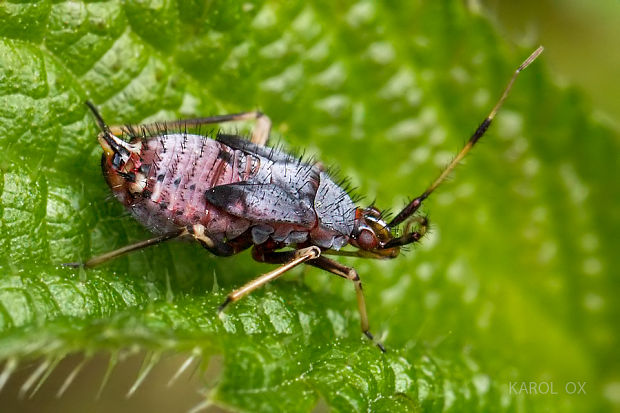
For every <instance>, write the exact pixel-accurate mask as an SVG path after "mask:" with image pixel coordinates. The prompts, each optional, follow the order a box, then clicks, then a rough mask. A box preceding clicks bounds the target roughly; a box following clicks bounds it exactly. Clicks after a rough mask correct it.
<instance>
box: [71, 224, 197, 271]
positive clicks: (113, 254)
mask: <svg viewBox="0 0 620 413" xmlns="http://www.w3.org/2000/svg"><path fill="white" fill-rule="evenodd" d="M185 233H186V231H185V230H181V231H178V232H171V233H168V234H164V235H160V236H158V237H154V238H150V239H147V240H144V241H140V242H136V243H135V244H131V245H126V246H124V247H122V248H119V249H117V250H114V251H110V252H106V253H105V254H101V255H97V256H96V257H92V258H90V259H88V260H87V261H86V262H68V263H65V264H62V265H63V266H65V267H73V268H78V267H84V268H93V267H96V266H97V265H100V264H103V263H105V262H108V261H110V260H113V259H114V258H117V257H120V256H121V255H125V254H127V253H130V252H133V251H137V250H141V249H143V248H146V247H150V246H151V245H157V244H159V243H162V242H164V241H168V240H171V239H174V238H177V237H180V236H181V235H184V234H185Z"/></svg>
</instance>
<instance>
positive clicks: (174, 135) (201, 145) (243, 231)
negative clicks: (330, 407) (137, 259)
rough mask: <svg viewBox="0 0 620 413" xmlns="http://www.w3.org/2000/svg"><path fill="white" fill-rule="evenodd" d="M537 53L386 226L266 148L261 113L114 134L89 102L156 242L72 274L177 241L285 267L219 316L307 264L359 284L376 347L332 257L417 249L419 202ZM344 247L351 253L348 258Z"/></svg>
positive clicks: (107, 168)
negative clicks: (206, 132) (242, 128)
mask: <svg viewBox="0 0 620 413" xmlns="http://www.w3.org/2000/svg"><path fill="white" fill-rule="evenodd" d="M541 52H542V47H539V48H538V49H537V50H536V51H534V53H532V55H530V56H529V57H528V58H527V59H526V60H525V61H524V62H523V64H522V65H521V66H519V68H518V69H517V70H516V71H515V73H514V74H513V76H512V78H511V79H510V81H509V83H508V86H507V87H506V89H505V90H504V92H503V94H502V96H501V97H500V99H499V101H498V102H497V103H496V105H495V106H494V107H493V109H492V110H491V112H490V113H489V115H488V116H487V117H486V118H485V119H484V121H483V122H482V123H481V124H480V126H479V127H478V129H477V130H476V131H475V133H474V134H473V135H472V136H471V138H470V139H469V140H468V141H467V143H466V144H465V146H464V147H463V149H461V151H460V152H459V153H458V154H457V155H456V156H455V158H454V160H453V161H452V162H451V163H450V164H449V165H447V167H446V168H445V169H444V170H443V172H442V173H441V174H440V175H439V176H438V178H437V179H436V180H435V181H434V182H433V183H432V184H431V185H430V186H429V187H428V188H427V189H426V190H425V191H424V192H422V194H421V195H420V196H418V197H416V198H415V199H413V200H412V201H411V202H410V203H409V204H408V205H406V206H405V207H404V208H403V209H402V210H401V211H400V212H399V213H397V214H396V215H395V216H394V218H393V219H391V220H390V221H389V222H387V221H386V220H385V219H384V217H383V214H382V213H381V211H379V210H378V209H376V208H375V207H373V206H371V207H367V208H361V207H357V206H356V205H355V204H354V202H353V201H352V200H351V198H350V197H349V195H348V194H347V192H346V191H345V190H344V189H342V188H340V187H339V186H338V185H337V184H336V183H334V181H332V179H331V178H330V176H329V175H328V173H327V172H326V171H325V170H324V169H323V167H322V166H321V164H319V163H311V162H306V161H304V160H302V159H300V158H297V157H294V156H292V155H289V154H287V153H285V152H283V151H280V150H277V149H274V148H270V147H267V146H265V144H266V143H267V140H268V138H269V132H270V128H271V122H270V120H269V118H268V117H266V116H265V115H263V114H261V113H260V112H246V113H240V114H234V115H223V116H215V117H209V118H197V119H188V120H182V121H177V122H167V123H160V124H153V125H141V126H124V127H109V126H108V125H107V124H106V123H105V122H104V120H103V118H102V117H101V115H100V114H99V112H98V111H97V109H96V108H95V106H94V105H93V104H91V103H90V102H87V104H88V106H89V107H90V109H91V110H92V112H93V114H94V116H95V118H96V120H97V124H98V126H99V128H100V129H101V133H100V134H99V136H98V139H99V143H100V144H101V146H102V148H103V157H102V160H101V165H102V169H103V174H104V176H105V178H106V181H107V183H108V185H109V186H110V188H111V189H112V192H113V193H114V195H115V196H116V198H117V199H118V200H119V201H120V202H121V203H123V204H124V205H125V207H126V208H127V209H128V210H129V211H130V212H131V213H132V215H133V216H134V217H135V218H136V219H137V220H138V221H139V222H140V223H142V224H143V225H144V226H146V227H147V228H148V229H149V230H151V231H152V232H153V233H155V234H156V236H155V237H154V238H151V239H148V240H145V241H142V242H138V243H136V244H133V245H129V246H126V247H123V248H120V249H118V250H115V251H112V252H109V253H107V254H103V255H100V256H97V257H94V258H91V259H89V260H87V261H86V262H84V263H70V264H66V265H69V266H84V267H94V266H96V265H98V264H101V263H103V262H106V261H108V260H110V259H112V258H115V257H117V256H120V255H122V254H125V253H128V252H131V251H135V250H139V249H142V248H145V247H148V246H151V245H155V244H158V243H161V242H163V241H167V240H171V239H190V240H195V241H197V242H199V243H200V244H201V245H202V246H204V247H205V248H206V249H207V250H209V251H210V252H211V253H213V254H215V255H218V256H230V255H234V254H237V253H239V252H241V251H243V250H246V249H248V248H250V247H252V257H253V258H254V259H255V260H257V261H260V262H266V263H273V264H280V267H278V268H276V269H275V270H273V271H270V272H267V273H265V274H263V275H261V276H259V277H258V278H256V279H254V280H253V281H250V282H248V283H247V284H245V285H244V286H242V287H241V288H239V289H237V290H235V291H233V292H231V293H230V294H229V295H228V296H227V298H226V300H225V301H224V302H223V303H222V304H221V305H220V307H219V308H218V311H222V310H223V309H224V308H225V307H226V306H227V305H228V304H230V303H232V302H234V301H237V300H239V299H240V298H242V297H243V296H245V295H247V294H249V293H251V292H252V291H253V290H255V289H257V288H259V287H260V286H262V285H264V284H266V283H268V282H269V281H272V280H274V279H275V278H277V277H279V276H281V275H282V274H284V273H285V272H286V271H288V270H290V269H291V268H293V267H296V266H298V265H300V264H304V263H305V264H308V265H312V266H315V267H318V268H321V269H323V270H325V271H328V272H330V273H332V274H335V275H338V276H340V277H342V278H345V279H348V280H350V281H352V282H353V284H354V286H355V291H356V294H357V304H358V310H359V313H360V319H361V327H362V331H363V333H364V334H365V335H366V336H367V337H368V338H370V339H371V340H373V341H374V338H373V336H372V334H371V333H370V331H369V324H368V317H367V315H366V304H365V301H364V294H363V291H362V284H361V281H360V277H359V276H358V274H357V272H356V271H355V270H354V269H353V268H351V267H347V266H345V265H343V264H340V263H339V262H337V261H335V260H333V259H330V258H327V257H326V255H345V256H355V257H364V258H395V257H397V256H398V255H399V253H400V247H402V246H404V245H409V244H413V243H416V242H418V241H420V239H422V237H423V236H424V234H425V232H426V229H427V226H428V221H427V219H426V218H425V217H423V216H420V215H416V212H417V210H418V209H419V208H420V206H421V204H422V202H423V201H424V200H425V199H426V198H428V197H429V196H430V195H431V193H433V191H434V190H435V189H436V188H437V187H438V186H439V185H440V184H441V183H442V182H443V181H444V180H445V178H446V177H447V176H448V174H449V173H450V172H451V171H452V170H453V169H454V167H455V166H456V165H457V164H458V163H459V162H460V161H461V159H463V157H464V156H465V155H466V154H467V153H468V152H469V151H470V150H471V148H472V147H473V146H474V145H475V144H476V142H477V141H478V140H479V139H480V138H481V137H482V135H483V134H484V133H485V131H486V130H487V128H488V127H489V125H490V123H491V121H492V120H493V118H494V117H495V114H496V113H497V111H498V109H499V108H500V106H501V105H502V103H503V101H504V99H505V98H506V96H507V94H508V92H509V90H510V88H511V87H512V84H513V82H514V80H515V78H516V77H517V75H518V74H519V72H520V71H521V70H523V69H524V68H525V67H527V66H528V65H529V64H530V63H531V62H533V61H534V59H536V57H538V55H539V54H540V53H541ZM239 120H255V122H256V125H255V128H254V130H253V132H252V135H251V139H250V140H247V139H245V138H243V137H240V136H236V135H224V134H218V135H217V136H216V138H215V139H211V138H209V137H205V136H202V135H199V134H189V133H187V127H188V126H197V125H203V124H214V123H222V122H230V121H239ZM175 128H176V130H177V132H173V130H175ZM183 129H184V130H183ZM122 136H129V137H130V140H129V141H126V140H124V139H121V137H122ZM401 225H402V226H403V228H400V231H398V232H397V231H395V229H397V228H399V226H401ZM395 233H399V234H400V235H394V234H395ZM346 245H351V246H352V247H353V248H354V250H342V248H343V247H345V246H346ZM376 344H377V345H378V346H379V348H381V350H384V348H383V346H382V345H381V344H380V343H378V342H377V343H376Z"/></svg>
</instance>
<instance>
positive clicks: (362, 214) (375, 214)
mask: <svg viewBox="0 0 620 413" xmlns="http://www.w3.org/2000/svg"><path fill="white" fill-rule="evenodd" d="M394 239H395V238H394V235H393V234H392V232H391V231H390V227H388V224H387V223H386V222H385V221H384V220H383V219H382V214H381V211H379V210H378V209H377V208H375V207H373V206H370V207H368V208H358V209H356V210H355V228H354V229H353V233H352V234H351V238H350V243H351V245H353V246H354V247H357V248H359V249H360V250H361V251H360V253H361V255H363V256H368V257H373V258H394V257H397V256H398V254H399V253H400V247H399V246H398V245H397V246H393V245H391V241H393V240H394Z"/></svg>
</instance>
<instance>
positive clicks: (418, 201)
mask: <svg viewBox="0 0 620 413" xmlns="http://www.w3.org/2000/svg"><path fill="white" fill-rule="evenodd" d="M542 52H543V47H542V46H539V47H538V49H536V50H535V51H534V52H533V53H532V54H531V55H530V56H529V57H528V58H527V59H525V61H524V62H523V63H521V66H519V67H518V68H517V70H515V72H514V73H513V75H512V77H511V78H510V81H509V82H508V85H507V86H506V88H505V89H504V92H503V93H502V96H501V97H500V98H499V100H498V101H497V103H496V104H495V106H494V107H493V109H491V112H490V113H489V115H488V116H487V117H486V118H485V119H484V120H483V121H482V123H481V124H480V126H478V129H476V131H475V132H474V134H473V135H471V137H470V138H469V140H468V141H467V143H466V144H465V146H463V149H461V150H460V151H459V153H457V154H456V156H455V157H454V159H453V160H452V162H450V163H449V164H448V166H447V167H446V168H445V169H444V170H443V171H442V172H441V174H439V176H438V177H437V178H436V179H435V180H434V181H433V183H432V184H431V185H430V186H429V187H428V188H427V189H426V190H425V191H424V192H423V193H422V195H420V196H418V197H417V198H415V199H414V200H413V201H411V202H410V203H409V204H408V205H407V206H406V207H405V208H403V210H402V211H400V212H399V213H398V214H397V215H396V216H395V217H394V219H392V221H390V223H389V224H388V226H390V227H392V226H395V225H398V224H400V223H402V222H403V221H405V220H406V219H407V218H409V217H410V216H411V215H413V214H414V213H415V212H416V211H417V210H418V208H420V205H422V201H424V200H425V199H426V198H428V197H429V195H430V194H431V193H433V191H435V189H437V187H438V186H439V185H441V183H442V182H444V181H445V180H446V178H447V177H448V175H450V172H452V170H453V169H454V168H455V167H456V166H457V165H458V164H459V162H461V160H462V159H463V158H464V157H465V155H467V153H468V152H469V151H470V150H471V149H472V148H473V147H474V145H475V144H476V142H478V140H480V138H482V136H483V135H484V133H485V132H486V131H487V129H488V128H489V125H490V124H491V121H492V120H493V118H495V115H496V114H497V111H498V110H499V108H500V107H501V106H502V104H503V103H504V100H506V96H508V92H510V89H511V88H512V85H513V83H514V81H515V79H516V78H517V76H518V75H519V73H521V71H522V70H523V69H525V68H526V67H528V66H529V65H530V63H532V62H533V61H534V60H535V59H536V58H537V57H538V56H539V55H540V54H541V53H542Z"/></svg>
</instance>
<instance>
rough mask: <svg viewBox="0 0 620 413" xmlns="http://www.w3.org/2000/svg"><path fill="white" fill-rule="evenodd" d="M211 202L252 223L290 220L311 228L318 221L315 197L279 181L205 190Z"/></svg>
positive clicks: (240, 183) (291, 222) (295, 223)
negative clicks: (294, 192) (314, 204)
mask: <svg viewBox="0 0 620 413" xmlns="http://www.w3.org/2000/svg"><path fill="white" fill-rule="evenodd" d="M205 198H206V199H207V201H208V202H210V203H211V204H213V205H215V206H216V207H218V208H221V209H222V210H224V211H226V212H228V213H229V214H231V215H234V216H237V217H242V218H246V219H248V220H250V221H252V222H253V223H273V222H281V223H289V224H294V225H301V226H304V227H307V228H311V227H312V226H313V225H314V224H315V222H316V214H315V213H314V208H313V201H314V200H313V199H311V198H310V197H307V196H301V197H300V196H299V195H297V196H296V195H293V194H291V193H289V192H287V191H286V190H284V189H283V188H282V187H281V186H279V185H276V184H253V183H248V182H239V183H235V184H227V185H220V186H216V187H214V188H211V189H209V190H207V191H206V192H205Z"/></svg>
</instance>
